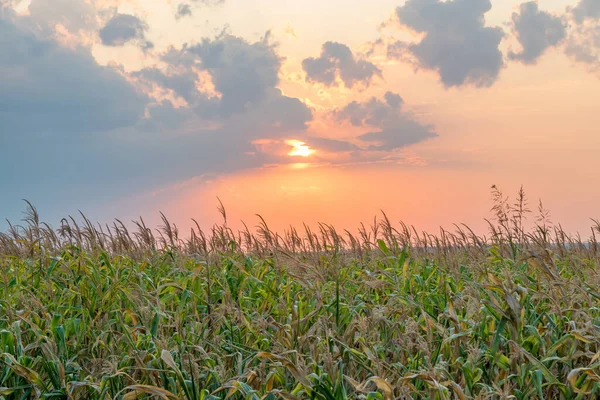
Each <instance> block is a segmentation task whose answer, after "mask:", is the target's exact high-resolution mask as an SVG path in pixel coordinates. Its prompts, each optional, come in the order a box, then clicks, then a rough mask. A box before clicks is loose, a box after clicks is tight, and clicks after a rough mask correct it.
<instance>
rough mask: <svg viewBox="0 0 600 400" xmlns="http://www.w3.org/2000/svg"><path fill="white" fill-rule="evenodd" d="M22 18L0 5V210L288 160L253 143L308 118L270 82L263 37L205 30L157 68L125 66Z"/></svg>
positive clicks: (301, 128) (273, 62)
mask: <svg viewBox="0 0 600 400" xmlns="http://www.w3.org/2000/svg"><path fill="white" fill-rule="evenodd" d="M29 22H30V19H29V17H19V16H17V15H16V14H14V13H13V12H12V11H10V10H3V11H2V13H1V15H0V71H1V72H2V73H1V74H0V121H2V129H0V147H1V148H3V149H10V151H6V152H5V155H4V156H3V157H2V158H0V192H2V193H5V194H7V195H6V196H0V197H1V198H0V209H2V210H5V211H4V213H5V215H6V214H7V213H9V214H10V213H11V212H12V211H11V210H15V212H16V211H18V210H20V209H21V208H22V204H21V201H20V199H21V198H28V199H30V200H32V201H33V202H34V203H35V204H43V205H44V206H45V209H52V210H54V211H57V210H61V211H57V212H61V213H63V212H73V210H76V209H77V208H80V207H92V206H94V205H95V206H96V207H101V206H102V204H104V203H105V202H107V201H111V200H114V199H117V198H119V197H122V196H125V195H128V194H131V193H135V192H140V191H144V190H148V189H151V188H153V187H156V186H160V185H164V184H166V183H172V182H174V181H182V180H185V179H189V178H191V177H194V176H198V175H201V174H205V173H221V172H233V171H237V170H241V169H246V168H254V167H260V166H262V165H265V164H273V163H285V162H291V161H292V160H289V157H287V156H285V155H276V154H267V153H260V152H257V148H256V146H255V145H254V144H253V143H252V142H253V140H254V139H255V138H262V137H273V138H278V139H282V138H285V139H287V138H296V137H298V138H300V139H301V138H302V135H305V133H306V128H307V124H308V122H310V120H311V119H312V112H311V110H310V109H309V108H308V107H306V106H305V105H304V104H303V103H302V102H300V101H299V100H298V99H295V98H292V97H289V96H285V95H284V94H283V93H282V92H281V91H280V90H279V89H278V88H277V86H278V84H279V79H278V73H279V68H280V65H281V59H280V57H279V56H278V55H277V52H276V48H275V47H274V46H272V45H271V44H269V43H268V42H267V41H266V40H263V41H259V42H256V43H249V42H247V41H244V40H243V39H240V38H237V37H233V36H221V37H219V38H216V39H213V40H204V41H202V42H200V43H198V44H194V45H190V46H186V47H185V48H183V49H179V50H175V49H171V50H169V51H168V52H166V53H164V54H162V57H163V59H164V61H163V63H164V64H167V67H166V68H165V69H159V68H149V69H147V70H143V71H139V72H138V73H137V74H135V76H133V75H129V74H127V73H126V72H125V71H122V70H119V69H118V68H116V67H107V66H101V65H99V64H97V62H96V61H95V59H94V58H93V56H92V55H91V53H90V50H89V49H87V48H84V47H76V48H67V47H63V46H61V45H60V44H59V43H58V42H56V41H54V40H52V39H48V38H45V37H44V36H43V35H42V33H40V32H37V33H36V31H35V30H33V29H31V26H29V25H27V24H28V23H29ZM161 65H162V64H161ZM206 80H208V81H206ZM144 83H151V84H152V85H156V86H157V87H160V88H163V90H170V91H172V92H177V93H179V95H181V96H182V97H185V98H186V99H187V100H189V102H188V104H185V105H183V106H181V105H177V106H176V105H175V103H173V102H171V101H168V100H161V101H157V100H154V99H152V98H149V97H147V96H146V95H143V94H141V93H140V92H139V91H138V90H137V86H140V87H142V86H143V84H144ZM208 84H211V85H213V86H214V89H213V90H214V92H215V93H214V94H208V93H207V92H206V90H205V89H206V88H205V87H204V86H205V85H208ZM5 215H3V216H5ZM11 215H13V216H14V215H17V216H18V214H11ZM7 216H9V215H7Z"/></svg>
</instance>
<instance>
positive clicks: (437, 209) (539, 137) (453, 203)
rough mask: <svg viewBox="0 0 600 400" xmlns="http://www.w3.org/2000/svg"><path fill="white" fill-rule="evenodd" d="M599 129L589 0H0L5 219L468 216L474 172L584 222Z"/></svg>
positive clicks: (594, 8) (207, 221)
mask: <svg viewBox="0 0 600 400" xmlns="http://www.w3.org/2000/svg"><path fill="white" fill-rule="evenodd" d="M599 127H600V1H599V0H567V1H565V0H540V1H538V2H535V1H531V2H521V1H513V0H491V1H490V0H448V1H441V0H406V1H405V0H377V1H366V0H352V1H349V0H344V1H342V0H319V1H317V0H304V1H297V0H296V1H291V0H31V1H28V0H21V1H18V0H0V149H1V150H2V157H0V214H1V215H0V217H6V218H9V219H10V220H11V221H15V222H18V221H19V220H20V219H21V218H22V211H23V210H24V208H25V205H24V203H23V201H22V199H28V200H30V201H31V202H32V203H33V204H35V205H36V206H37V208H38V209H39V211H40V213H41V216H42V219H44V220H47V221H49V222H51V223H53V224H54V225H57V224H58V221H59V219H60V217H63V216H66V215H69V214H71V215H75V214H76V213H77V211H78V210H81V211H83V212H84V213H86V214H87V215H88V216H89V217H90V218H92V219H93V220H97V221H110V220H111V219H112V218H114V217H118V218H121V219H124V220H131V219H135V218H137V217H138V216H140V215H141V216H144V217H145V219H147V220H149V221H150V222H151V223H152V222H157V221H158V216H159V211H162V212H164V213H165V214H166V215H167V216H169V217H170V219H171V220H172V221H173V222H176V223H177V224H178V225H179V226H181V227H182V228H185V227H186V226H189V221H190V218H196V219H197V220H198V221H199V222H201V224H203V225H204V226H210V225H211V224H212V223H214V222H216V221H218V220H219V216H218V212H217V205H218V201H217V197H219V198H220V199H221V201H222V202H223V203H224V205H225V207H226V209H227V210H228V214H229V219H230V224H231V225H232V226H234V227H239V226H240V223H239V221H240V220H242V219H243V220H244V221H245V222H246V223H247V224H248V225H250V226H252V225H256V223H257V222H258V219H257V217H256V216H255V214H260V215H262V216H263V217H265V219H266V220H267V222H268V223H269V224H270V226H271V227H272V228H274V229H278V230H281V229H284V228H286V227H287V226H288V225H290V224H292V225H300V224H301V223H302V222H306V223H308V224H315V223H316V222H318V221H323V222H327V223H332V224H334V225H335V226H339V227H340V228H350V229H351V228H355V227H356V226H358V224H359V223H360V222H369V221H371V220H372V218H373V216H375V215H377V214H378V213H379V212H380V210H384V211H385V212H386V213H387V215H388V216H389V217H390V218H391V219H392V220H393V221H400V220H403V221H405V222H407V223H410V224H414V225H416V226H417V227H419V228H420V229H426V230H430V231H434V230H436V229H437V227H438V226H440V225H443V226H445V227H447V228H451V227H452V223H467V224H469V225H471V226H473V227H475V228H476V229H478V230H481V231H483V230H484V229H485V221H484V218H486V217H490V211H489V210H490V208H491V205H492V204H491V197H490V187H491V186H492V185H493V184H495V185H497V186H498V187H500V188H501V189H503V190H504V192H506V194H507V195H513V194H515V193H516V192H517V190H518V189H519V187H520V186H521V185H523V186H524V188H525V191H526V193H527V194H528V197H529V202H530V208H531V209H536V207H537V203H538V200H539V199H540V198H541V199H542V200H543V201H544V204H545V206H546V207H547V208H549V209H550V211H551V219H552V221H554V222H560V223H561V224H562V225H563V227H564V228H565V229H567V230H569V231H571V232H575V231H581V233H582V234H584V235H587V234H588V233H589V226H590V222H591V221H590V218H600V158H599V154H600V129H599ZM531 218H532V219H533V218H534V217H533V216H532V217H531ZM5 226H6V225H5V224H4V225H0V227H5Z"/></svg>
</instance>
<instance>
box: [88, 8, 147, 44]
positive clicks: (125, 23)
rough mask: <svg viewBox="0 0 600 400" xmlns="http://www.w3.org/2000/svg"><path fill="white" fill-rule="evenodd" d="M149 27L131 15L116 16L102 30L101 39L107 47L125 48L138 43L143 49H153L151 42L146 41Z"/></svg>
mask: <svg viewBox="0 0 600 400" xmlns="http://www.w3.org/2000/svg"><path fill="white" fill-rule="evenodd" d="M147 30H148V25H147V24H146V23H145V22H143V21H142V20H141V19H139V18H138V17H136V16H134V15H129V14H116V15H115V16H113V17H112V18H111V19H110V20H109V21H108V22H107V23H106V25H104V27H103V28H102V29H100V32H99V34H100V39H101V40H102V44H103V45H105V46H115V47H120V46H124V45H125V44H126V43H128V42H132V41H134V42H136V43H138V44H139V45H140V46H141V47H142V48H143V49H150V48H152V47H153V45H152V43H151V42H148V41H146V40H145V32H146V31H147Z"/></svg>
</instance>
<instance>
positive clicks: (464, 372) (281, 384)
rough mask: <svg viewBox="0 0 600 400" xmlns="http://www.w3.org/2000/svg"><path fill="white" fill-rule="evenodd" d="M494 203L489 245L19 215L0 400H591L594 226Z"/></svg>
mask: <svg viewBox="0 0 600 400" xmlns="http://www.w3.org/2000/svg"><path fill="white" fill-rule="evenodd" d="M492 194H493V199H494V207H493V210H492V211H493V218H492V219H490V220H489V221H488V222H489V228H490V232H489V235H487V236H479V235H476V234H475V233H474V232H473V231H472V230H470V229H469V228H468V227H466V226H458V225H457V226H456V227H455V230H454V231H448V230H443V229H442V230H440V232H439V233H438V234H436V235H433V234H429V233H426V232H419V231H417V230H416V229H415V228H414V227H412V226H407V225H404V224H399V225H395V224H393V223H392V222H391V221H390V220H389V219H388V218H387V216H386V215H385V214H383V215H382V217H381V218H378V219H375V220H374V221H373V223H372V224H371V225H370V226H365V225H362V226H361V227H360V229H359V233H358V234H357V235H353V234H351V233H350V232H348V231H345V232H339V231H337V230H336V229H335V228H334V227H333V226H330V225H326V224H321V225H319V227H318V229H317V230H311V228H309V227H307V226H305V227H304V230H303V231H302V232H300V231H298V230H296V229H289V230H288V231H286V232H284V233H282V234H278V233H276V232H273V231H272V230H270V229H269V227H268V225H267V223H266V222H265V221H264V220H262V219H261V220H260V224H259V226H258V227H257V229H256V230H255V231H251V230H250V229H247V228H246V229H245V230H243V231H233V230H232V229H230V228H229V227H228V226H227V214H226V212H225V209H224V208H223V207H222V204H221V205H220V207H219V209H220V211H221V213H222V215H223V223H222V224H220V225H215V226H213V227H212V228H211V229H210V230H208V231H202V230H201V229H200V227H199V226H198V224H195V228H194V229H192V230H191V231H190V232H189V233H186V234H184V235H182V234H180V232H179V231H178V229H177V227H176V226H175V225H173V224H172V223H170V222H169V221H168V219H167V218H166V217H165V216H164V215H162V225H161V226H160V227H159V228H158V229H157V230H153V229H151V228H149V227H148V226H147V225H146V224H145V223H144V221H143V220H142V219H140V220H139V221H136V222H135V223H134V224H133V225H132V226H134V227H135V228H134V229H130V228H128V225H126V224H124V223H122V222H121V221H118V220H117V221H115V222H114V223H113V224H112V225H110V226H100V225H95V224H93V223H92V222H91V221H89V220H88V219H87V218H86V217H85V216H84V215H80V217H79V218H77V219H76V218H71V217H69V218H66V219H63V220H62V221H61V224H60V227H59V228H58V229H56V230H54V229H52V228H51V227H50V226H48V225H47V224H44V223H43V222H41V221H40V219H39V216H38V213H37V211H36V210H35V208H34V207H33V206H31V205H30V204H29V207H28V212H27V214H26V217H25V219H24V223H23V224H22V225H21V226H17V225H12V224H11V225H10V226H9V229H8V230H7V232H5V233H1V234H0V346H1V347H0V353H1V354H0V398H4V399H27V398H32V399H35V398H57V399H61V398H64V399H84V398H85V399H134V398H138V397H140V398H141V397H143V396H145V397H146V398H163V399H189V400H198V399H224V398H231V399H252V400H254V399H276V398H284V399H293V398H297V399H301V398H311V399H347V398H352V399H358V398H359V399H385V400H388V399H396V398H407V399H411V398H431V399H452V398H457V399H470V398H472V399H500V398H515V399H534V398H539V399H542V398H543V399H583V398H597V397H599V396H600V389H599V386H598V382H599V381H600V345H599V338H600V319H599V318H600V308H599V306H600V286H599V284H600V274H599V272H598V266H599V265H600V258H599V257H600V250H599V248H598V245H597V240H596V234H598V233H600V224H599V223H598V222H595V223H594V225H593V226H592V227H591V234H590V237H589V238H588V239H585V240H584V239H582V238H581V237H579V236H575V237H571V236H569V235H567V234H566V233H565V232H564V231H563V230H562V229H561V227H560V226H556V225H553V224H552V222H551V221H550V216H549V213H548V212H547V211H546V210H545V209H544V207H543V206H542V205H541V203H540V205H539V207H538V212H537V214H538V215H537V216H533V215H532V214H533V213H532V212H531V211H529V206H528V204H527V201H526V198H525V195H524V193H523V191H520V192H519V195H518V196H517V199H516V201H514V202H511V201H510V200H509V199H508V198H507V197H506V196H504V195H503V194H502V192H501V191H500V190H499V189H497V188H495V187H494V188H493V191H492ZM527 221H529V223H530V224H533V228H532V229H529V230H526V229H525V226H526V225H527Z"/></svg>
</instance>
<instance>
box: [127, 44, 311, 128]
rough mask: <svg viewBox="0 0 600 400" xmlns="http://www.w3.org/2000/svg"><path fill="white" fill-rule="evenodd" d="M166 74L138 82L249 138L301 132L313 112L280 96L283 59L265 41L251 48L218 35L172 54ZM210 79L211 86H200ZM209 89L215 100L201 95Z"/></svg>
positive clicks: (145, 74) (153, 72) (147, 73)
mask: <svg viewBox="0 0 600 400" xmlns="http://www.w3.org/2000/svg"><path fill="white" fill-rule="evenodd" d="M162 61H163V62H164V63H166V64H167V65H168V67H167V68H166V70H165V71H163V70H158V69H156V68H153V69H144V70H142V71H140V72H139V73H137V74H136V76H139V77H142V78H143V79H146V80H149V81H151V82H153V83H154V84H157V85H160V86H161V87H163V88H166V89H170V90H172V91H173V92H174V93H175V94H176V95H178V96H180V97H182V98H184V99H185V100H186V101H187V102H188V104H189V105H190V107H191V108H192V109H193V110H194V111H195V112H196V113H197V114H198V115H199V116H201V117H203V118H207V119H211V120H217V121H221V122H223V121H225V120H227V119H229V121H228V123H229V124H239V125H240V126H239V128H240V129H241V131H242V132H247V133H250V132H255V131H256V133H252V134H251V136H252V137H254V136H256V135H260V132H262V133H263V134H264V135H269V136H273V135H277V134H278V132H279V133H281V132H289V131H303V130H305V129H306V127H307V123H308V122H309V121H310V120H311V119H312V112H311V110H310V109H309V108H308V107H307V106H306V105H305V104H303V103H302V102H301V101H300V100H298V99H296V98H291V97H287V96H285V95H283V94H282V93H281V91H280V90H279V89H277V86H278V85H279V70H280V68H281V57H280V56H279V55H278V54H277V52H276V48H275V47H274V46H273V45H272V44H270V43H269V42H268V36H266V37H265V39H263V40H260V41H257V42H254V43H249V42H247V41H246V40H244V39H242V38H239V37H236V36H232V35H221V36H219V37H217V38H216V39H204V40H202V41H201V42H200V43H198V44H194V45H185V46H183V48H181V49H174V48H171V49H169V50H168V51H167V52H165V53H164V54H163V55H162ZM201 72H206V73H208V76H209V77H210V82H207V81H203V79H205V78H203V77H202V76H203V75H202V74H201ZM209 83H210V84H211V85H212V86H213V88H214V91H215V92H217V94H218V96H215V95H209V94H207V93H206V92H205V91H203V90H202V87H203V86H206V85H207V84H209Z"/></svg>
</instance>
